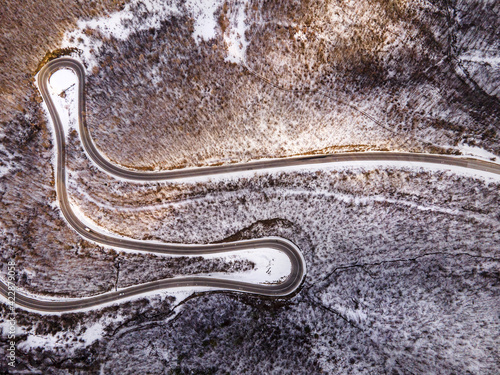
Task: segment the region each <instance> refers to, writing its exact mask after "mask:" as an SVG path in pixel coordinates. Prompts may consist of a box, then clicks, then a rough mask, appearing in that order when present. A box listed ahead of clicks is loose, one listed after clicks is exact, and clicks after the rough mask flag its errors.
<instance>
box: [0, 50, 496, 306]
mask: <svg viewBox="0 0 500 375" xmlns="http://www.w3.org/2000/svg"><path fill="white" fill-rule="evenodd" d="M61 68H68V69H71V70H73V71H74V72H75V73H76V75H77V76H78V79H79V85H78V87H79V91H78V105H79V110H78V113H79V118H78V120H79V127H80V136H81V140H82V143H83V146H84V148H85V151H86V152H87V153H88V155H89V157H90V158H91V159H92V161H93V162H94V163H95V164H97V166H98V167H99V168H101V169H102V170H104V171H105V172H107V173H109V174H111V175H114V176H117V177H120V178H125V179H128V180H132V181H162V180H163V181H164V180H175V179H181V178H186V177H200V176H209V175H216V174H227V173H234V172H242V171H253V170H261V169H268V168H282V167H290V166H304V165H305V166H307V165H313V164H323V163H334V162H353V161H403V162H414V163H415V162H416V163H432V164H442V165H448V166H459V167H464V168H471V169H475V170H479V171H487V172H490V173H495V174H500V166H499V165H497V164H494V163H489V162H486V161H482V160H476V159H470V158H456V157H450V156H443V155H430V154H410V153H395V152H394V153H393V152H366V153H346V154H333V155H314V156H301V157H293V158H283V159H272V160H264V161H255V162H250V163H242V164H232V165H223V166H217V167H203V168H185V169H178V170H170V171H161V172H138V171H134V170H128V169H125V168H122V167H119V166H117V165H115V164H112V163H111V162H109V161H108V160H107V159H106V158H104V157H103V155H102V153H100V152H99V151H98V150H97V148H96V147H95V144H94V142H93V140H92V137H91V135H90V132H89V131H88V129H87V124H86V122H85V70H84V68H83V66H82V65H81V64H80V63H79V62H78V61H76V60H74V59H71V58H59V59H57V60H53V61H51V62H49V63H48V64H47V65H45V66H44V67H43V68H42V70H41V71H40V73H39V74H38V85H39V89H40V91H41V93H42V97H43V99H44V101H45V103H46V104H47V107H48V109H49V113H50V116H51V119H52V123H53V125H54V127H55V134H56V148H57V170H56V191H57V198H58V200H59V205H60V208H61V211H62V213H63V215H64V217H65V218H66V220H67V222H68V223H69V225H70V226H71V227H72V228H73V229H74V230H76V231H77V232H78V233H79V234H80V235H81V236H82V237H83V238H85V239H87V240H89V241H93V242H96V243H98V244H101V245H104V246H108V247H113V248H121V249H133V250H141V251H148V252H152V253H162V254H172V255H203V254H217V253H223V252H228V251H238V250H249V249H255V248H272V249H276V250H279V251H282V252H284V253H285V254H286V255H287V256H288V257H289V259H290V262H291V264H292V269H291V272H290V275H289V276H288V278H287V279H286V280H285V281H284V282H282V283H280V284H273V285H262V284H252V283H246V282H240V281H234V280H224V279H217V278H212V277H201V276H191V277H179V278H173V279H166V280H160V281H154V282H150V283H146V284H141V285H136V286H133V287H129V288H126V289H123V290H120V291H119V292H110V293H104V294H101V295H98V296H94V297H89V298H80V299H67V300H62V301H48V300H43V299H38V298H34V297H29V296H26V295H23V294H21V293H19V292H18V293H17V295H16V305H17V306H22V307H25V308H28V309H31V310H37V311H44V312H64V311H76V310H81V309H86V308H90V307H94V306H98V305H102V304H105V303H108V302H113V301H117V300H119V299H122V298H127V297H130V296H134V295H139V294H143V293H146V292H151V291H155V290H160V289H166V288H174V287H190V286H199V287H211V288H216V289H220V290H233V291H241V292H247V293H255V294H259V295H265V296H285V295H288V294H291V293H293V292H294V291H296V290H297V288H298V287H299V286H300V284H301V283H302V280H303V278H304V275H305V272H306V266H305V262H304V258H303V257H302V254H301V252H300V250H299V249H298V248H297V247H296V246H295V245H294V244H293V243H292V242H290V241H288V240H286V239H283V238H278V237H270V238H259V239H253V240H246V241H237V242H230V243H224V244H207V245H185V244H174V243H157V242H149V241H137V240H132V239H128V238H121V237H117V236H110V235H107V234H104V233H100V232H96V231H90V232H89V231H87V230H86V225H85V224H84V223H82V222H81V221H80V220H79V219H78V217H77V216H76V215H75V213H74V212H73V211H72V209H71V206H70V203H69V201H68V193H67V190H66V153H65V150H66V145H65V137H64V131H63V126H62V123H61V120H60V118H59V115H58V113H57V110H56V108H55V106H54V103H53V102H52V100H51V97H50V93H49V89H48V81H49V78H50V76H51V74H52V73H54V72H55V71H57V70H59V69H61ZM0 293H1V294H2V295H3V296H6V295H7V286H6V285H5V284H4V283H3V282H0Z"/></svg>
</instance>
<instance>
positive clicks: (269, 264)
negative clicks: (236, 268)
mask: <svg viewBox="0 0 500 375" xmlns="http://www.w3.org/2000/svg"><path fill="white" fill-rule="evenodd" d="M205 258H222V259H224V261H225V262H234V261H239V260H249V261H251V262H253V263H255V267H254V269H253V270H250V271H246V272H238V273H225V272H224V273H222V272H217V273H211V274H208V275H207V276H213V277H217V278H219V279H226V280H238V281H244V282H249V283H254V284H276V283H280V282H283V281H284V280H285V279H286V278H287V277H288V276H289V275H290V273H291V272H292V263H291V262H290V259H289V258H288V257H287V256H286V254H285V253H283V252H281V251H279V250H276V249H269V248H256V249H254V250H245V251H237V252H234V253H227V254H225V255H223V256H221V255H220V254H213V255H209V256H205Z"/></svg>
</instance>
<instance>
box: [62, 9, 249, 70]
mask: <svg viewBox="0 0 500 375" xmlns="http://www.w3.org/2000/svg"><path fill="white" fill-rule="evenodd" d="M246 3H247V1H241V2H239V3H237V4H236V13H235V14H234V15H232V16H230V17H229V18H228V20H229V23H230V27H229V30H228V32H227V33H225V34H224V40H225V42H226V44H227V53H228V55H227V58H226V59H227V61H231V62H234V63H240V62H242V61H244V59H245V51H246V47H247V44H248V43H247V41H246V39H245V30H246V25H245V5H246ZM223 4H224V1H222V0H216V1H213V0H188V1H186V2H184V3H177V2H175V1H169V2H165V1H161V0H142V1H141V0H132V1H131V2H129V3H127V4H126V5H125V7H124V8H123V10H121V11H118V12H114V13H112V14H110V15H108V16H104V17H100V18H96V19H91V20H81V21H79V22H78V25H77V28H76V29H75V30H73V31H71V32H68V33H66V34H65V35H64V39H63V42H62V44H61V47H62V48H67V47H72V48H78V49H79V50H81V51H82V52H83V54H82V58H83V59H84V61H85V62H86V64H87V69H88V71H89V72H90V71H91V69H92V68H93V67H94V66H96V65H97V60H96V54H97V53H98V50H99V48H101V47H102V41H101V40H100V37H104V38H116V39H120V40H125V39H127V38H128V37H129V36H130V34H131V33H135V32H139V31H142V30H148V29H151V28H153V29H158V28H159V27H160V26H161V22H162V21H164V20H168V19H169V18H170V17H172V16H176V15H177V16H178V15H181V14H184V13H188V14H190V15H191V16H192V17H193V19H194V30H193V38H194V40H195V41H199V40H205V41H208V40H210V39H213V38H215V36H216V29H217V28H218V22H217V19H216V18H217V17H216V15H215V13H216V11H217V10H218V9H219V8H221V7H222V5H223ZM95 34H100V35H99V37H96V35H95Z"/></svg>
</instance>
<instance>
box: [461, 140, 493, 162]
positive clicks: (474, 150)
mask: <svg viewBox="0 0 500 375" xmlns="http://www.w3.org/2000/svg"><path fill="white" fill-rule="evenodd" d="M458 149H459V150H460V152H461V153H462V154H463V155H471V156H474V157H477V158H479V159H486V160H488V161H497V160H498V156H497V155H495V154H493V153H491V152H489V151H486V150H485V149H482V148H480V147H477V146H469V145H466V144H463V143H461V144H459V145H458Z"/></svg>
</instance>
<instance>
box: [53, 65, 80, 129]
mask: <svg viewBox="0 0 500 375" xmlns="http://www.w3.org/2000/svg"><path fill="white" fill-rule="evenodd" d="M79 84H80V83H79V81H78V78H77V76H76V74H75V73H74V72H73V71H72V70H70V69H59V70H58V71H56V72H55V73H53V74H52V75H51V76H50V79H49V86H48V87H49V90H50V97H51V99H52V102H53V103H54V105H55V107H56V110H57V114H58V115H59V118H60V119H61V125H62V127H63V130H64V134H65V136H66V137H68V135H69V132H70V131H71V130H72V129H75V130H78V104H77V103H78V91H77V89H78V85H79ZM49 118H50V116H49Z"/></svg>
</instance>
